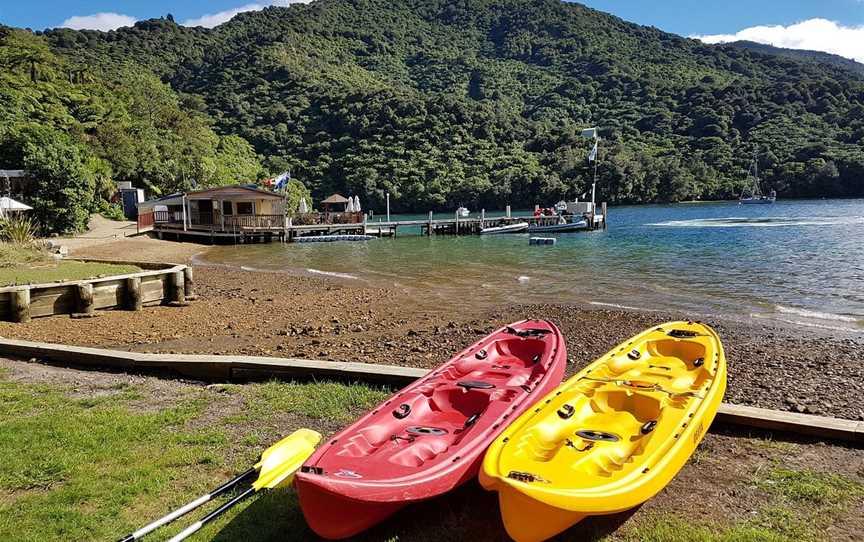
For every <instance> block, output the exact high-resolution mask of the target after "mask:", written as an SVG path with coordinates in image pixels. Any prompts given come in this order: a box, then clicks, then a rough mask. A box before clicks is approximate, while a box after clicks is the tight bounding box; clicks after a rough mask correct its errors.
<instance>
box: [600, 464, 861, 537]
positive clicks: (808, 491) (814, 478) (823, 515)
mask: <svg viewBox="0 0 864 542" xmlns="http://www.w3.org/2000/svg"><path fill="white" fill-rule="evenodd" d="M753 483H754V485H755V486H756V487H757V488H758V489H760V490H761V491H763V492H764V493H765V494H766V496H767V497H768V499H767V504H766V505H765V506H763V507H762V509H760V510H759V511H758V513H757V514H756V515H755V516H754V517H753V518H751V519H749V520H747V521H741V522H738V523H735V524H732V525H715V524H700V523H690V522H688V521H686V520H684V519H681V518H677V517H669V516H661V515H656V514H652V515H649V516H647V517H643V518H639V521H637V522H636V525H635V526H634V527H631V528H625V529H624V532H622V533H620V535H616V536H615V537H614V538H610V540H622V539H623V540H625V541H626V542H637V541H638V542H807V541H814V542H815V541H818V540H822V539H823V536H822V529H823V528H824V527H827V526H828V525H830V523H831V522H832V520H834V519H837V518H838V517H840V515H841V514H843V513H844V512H845V511H846V509H847V507H848V505H849V503H851V502H852V501H853V500H855V499H858V498H861V497H864V485H862V484H860V483H858V482H856V481H854V480H850V479H848V478H845V477H843V476H840V475H838V474H833V473H823V472H816V471H813V470H794V469H789V468H783V467H777V466H773V467H771V468H769V469H767V470H766V471H765V472H762V473H759V474H758V475H757V476H756V477H755V479H754V480H753Z"/></svg>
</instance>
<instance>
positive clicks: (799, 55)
mask: <svg viewBox="0 0 864 542" xmlns="http://www.w3.org/2000/svg"><path fill="white" fill-rule="evenodd" d="M723 45H726V46H729V47H738V48H741V49H748V50H750V51H756V52H757V53H764V54H767V55H775V56H782V57H786V58H791V59H794V60H801V61H804V62H821V63H824V64H830V65H832V66H837V67H840V68H844V69H847V70H849V71H852V72H855V73H857V74H859V75H862V76H864V64H862V63H860V62H857V61H855V60H853V59H851V58H846V57H843V56H840V55H835V54H832V53H825V52H823V51H809V50H806V49H786V48H784V47H774V46H773V45H767V44H765V43H757V42H755V41H732V42H729V43H725V44H723Z"/></svg>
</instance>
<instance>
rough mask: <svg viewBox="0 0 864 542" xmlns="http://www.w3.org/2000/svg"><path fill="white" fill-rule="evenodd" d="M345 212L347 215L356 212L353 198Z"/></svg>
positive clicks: (349, 200)
mask: <svg viewBox="0 0 864 542" xmlns="http://www.w3.org/2000/svg"><path fill="white" fill-rule="evenodd" d="M345 212H346V213H353V212H354V199H353V198H348V205H346V206H345Z"/></svg>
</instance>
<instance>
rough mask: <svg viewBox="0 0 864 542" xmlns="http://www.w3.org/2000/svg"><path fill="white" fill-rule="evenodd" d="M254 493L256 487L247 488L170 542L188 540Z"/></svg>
mask: <svg viewBox="0 0 864 542" xmlns="http://www.w3.org/2000/svg"><path fill="white" fill-rule="evenodd" d="M254 493H255V488H254V487H250V488H249V489H247V490H246V491H244V492H243V493H241V494H239V495H237V496H236V497H234V498H233V499H231V500H230V501H228V502H226V503H225V504H223V505H222V506H220V507H219V508H217V509H216V510H213V511H212V512H210V513H209V514H207V515H206V516H204V517H203V518H202V519H201V520H200V521H196V522H195V523H193V524H192V525H190V526H189V527H187V528H185V529H184V530H183V532H181V533H180V534H178V535H177V536H175V537H174V538H172V539H171V540H169V541H168V542H181V541H182V540H186V539H187V538H189V537H190V536H192V535H193V534H195V533H197V532H198V531H200V530H201V528H202V527H204V526H205V525H207V524H208V523H210V522H211V521H213V520H214V519H216V518H218V517H219V516H221V515H222V514H224V513H225V512H227V511H228V510H230V509H231V508H233V507H234V506H236V505H237V503H239V502H240V501H242V500H243V499H246V498H247V497H249V496H250V495H252V494H254Z"/></svg>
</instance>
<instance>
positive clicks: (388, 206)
mask: <svg viewBox="0 0 864 542" xmlns="http://www.w3.org/2000/svg"><path fill="white" fill-rule="evenodd" d="M386 197H387V222H390V192H387V194H386Z"/></svg>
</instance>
